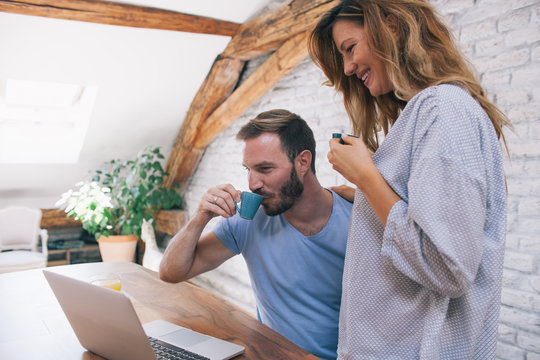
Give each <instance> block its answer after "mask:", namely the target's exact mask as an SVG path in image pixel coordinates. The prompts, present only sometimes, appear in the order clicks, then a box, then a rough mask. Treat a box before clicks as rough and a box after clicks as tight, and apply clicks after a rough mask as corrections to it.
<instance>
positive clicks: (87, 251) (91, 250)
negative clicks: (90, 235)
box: [47, 244, 101, 266]
mask: <svg viewBox="0 0 540 360" xmlns="http://www.w3.org/2000/svg"><path fill="white" fill-rule="evenodd" d="M83 255H88V256H86V257H85V258H83ZM97 261H101V255H100V254H99V247H98V245H97V244H96V245H85V246H83V247H82V248H78V249H77V248H74V249H56V250H49V260H48V261H47V266H58V265H68V264H78V263H83V262H97Z"/></svg>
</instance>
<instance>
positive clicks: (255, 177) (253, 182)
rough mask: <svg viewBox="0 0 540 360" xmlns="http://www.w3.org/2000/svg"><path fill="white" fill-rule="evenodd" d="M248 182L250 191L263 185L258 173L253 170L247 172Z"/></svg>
mask: <svg viewBox="0 0 540 360" xmlns="http://www.w3.org/2000/svg"><path fill="white" fill-rule="evenodd" d="M248 183H249V189H250V190H251V191H255V190H257V189H260V188H262V186H263V183H262V180H261V177H260V175H259V174H257V173H256V172H255V171H250V172H249V175H248Z"/></svg>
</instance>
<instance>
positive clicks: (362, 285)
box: [309, 0, 510, 360]
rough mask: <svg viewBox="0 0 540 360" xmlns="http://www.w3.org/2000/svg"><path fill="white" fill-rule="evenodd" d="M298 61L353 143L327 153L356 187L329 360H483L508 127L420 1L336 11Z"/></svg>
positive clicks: (350, 5)
mask: <svg viewBox="0 0 540 360" xmlns="http://www.w3.org/2000/svg"><path fill="white" fill-rule="evenodd" d="M309 50H310V55H311V57H312V59H313V60H314V61H315V62H316V63H317V64H318V65H319V66H320V67H321V68H322V70H323V71H324V73H325V74H326V76H327V77H328V83H329V85H331V86H334V87H335V88H336V90H337V91H338V92H340V93H342V95H343V98H344V103H345V107H346V109H347V112H348V114H349V117H350V118H351V120H352V124H353V128H354V132H355V134H356V135H358V136H359V137H360V138H359V139H358V138H354V137H352V136H343V140H344V141H345V144H340V143H339V141H338V139H332V141H331V142H330V152H329V154H328V159H329V161H330V162H331V163H332V165H333V168H334V169H336V170H337V171H338V172H340V173H341V174H342V175H343V176H344V177H345V178H346V179H347V180H349V181H350V182H352V183H353V184H355V185H356V187H357V189H356V192H355V193H354V207H353V215H352V219H351V225H350V231H349V239H348V244H347V254H346V258H345V272H344V276H343V297H342V303H341V314H340V335H339V346H338V356H339V358H342V359H359V358H362V359H363V358H367V359H373V358H377V359H417V358H420V359H430V360H431V359H473V358H474V359H477V358H478V359H480V358H482V359H483V358H493V357H494V356H495V345H496V338H497V325H498V317H499V302H500V292H501V278H502V265H503V254H504V239H505V224H506V210H505V208H506V186H505V179H504V173H503V163H502V154H501V144H500V142H499V140H500V139H502V140H503V141H504V136H503V133H502V129H503V127H504V126H510V123H509V121H508V119H507V118H506V117H505V116H504V115H503V114H502V113H501V112H500V111H499V110H498V109H497V108H496V107H495V106H494V105H493V104H492V103H491V102H490V101H489V100H488V99H487V97H486V96H485V93H484V91H483V89H482V87H481V86H480V84H479V83H478V81H477V80H476V79H475V77H474V76H473V73H472V71H471V70H470V69H469V67H468V65H467V63H466V61H465V60H464V58H463V56H462V55H461V54H460V52H459V51H458V50H457V47H456V45H455V44H454V43H453V40H452V36H451V33H450V31H449V29H448V28H447V27H446V26H445V25H444V24H443V22H442V21H441V20H440V19H439V17H438V15H437V14H436V12H435V10H434V9H433V8H432V6H430V5H429V3H428V2H427V1H422V0H385V1H377V0H345V1H342V2H341V3H340V4H339V5H337V6H336V7H335V8H334V9H332V10H331V11H330V12H328V13H327V14H326V15H325V16H324V17H323V18H322V19H321V21H320V22H319V23H318V25H317V27H316V28H315V29H314V31H313V33H312V34H311V38H310V44H309ZM380 130H382V131H383V132H384V134H385V139H384V141H383V142H381V143H379V139H378V131H380ZM351 200H352V197H351Z"/></svg>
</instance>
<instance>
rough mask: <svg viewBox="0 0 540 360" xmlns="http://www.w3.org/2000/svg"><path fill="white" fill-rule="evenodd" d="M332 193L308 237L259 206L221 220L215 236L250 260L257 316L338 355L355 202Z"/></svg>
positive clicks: (322, 352)
mask: <svg viewBox="0 0 540 360" xmlns="http://www.w3.org/2000/svg"><path fill="white" fill-rule="evenodd" d="M332 194H333V199H334V202H333V209H332V215H331V217H330V220H329V222H328V224H326V226H325V227H324V229H322V230H321V231H320V232H319V233H318V234H316V235H313V236H304V235H302V234H301V233H300V232H299V231H298V230H296V228H294V227H293V226H292V225H291V224H290V223H289V222H288V221H287V220H286V219H285V218H284V217H283V216H282V215H278V216H267V215H266V214H265V213H264V211H263V210H262V208H261V209H259V211H258V212H257V214H256V215H255V217H254V218H253V220H251V221H250V220H245V219H242V218H241V217H239V216H238V214H236V215H235V216H233V217H232V218H229V219H222V220H221V221H220V222H219V223H218V225H217V226H216V227H215V228H214V233H215V234H216V236H217V237H218V238H219V239H220V240H221V241H222V242H223V243H224V244H225V245H226V246H227V247H228V248H229V249H230V250H231V251H232V252H234V253H235V254H240V253H241V254H242V255H243V256H244V259H245V261H246V263H247V266H248V270H249V275H250V278H251V284H252V287H253V291H254V293H255V300H256V302H257V316H258V318H259V320H260V321H262V322H263V323H264V324H266V325H268V326H270V327H271V328H272V329H274V330H276V331H277V332H279V333H280V334H282V335H283V336H285V337H286V338H287V339H289V340H290V341H292V342H294V343H295V344H297V345H298V346H300V347H302V348H303V349H305V350H306V351H308V352H310V353H312V354H314V355H316V356H318V357H320V358H322V359H335V358H336V356H337V355H336V350H337V341H338V322H339V307H340V302H341V281H342V276H343V262H344V258H345V248H346V242H347V232H348V229H349V219H350V215H351V209H352V204H351V203H349V202H348V201H346V200H344V199H343V198H341V197H340V196H339V195H337V194H336V193H334V192H332Z"/></svg>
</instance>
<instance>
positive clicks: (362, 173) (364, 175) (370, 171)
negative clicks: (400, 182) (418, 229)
mask: <svg viewBox="0 0 540 360" xmlns="http://www.w3.org/2000/svg"><path fill="white" fill-rule="evenodd" d="M342 139H343V141H344V142H345V144H340V143H339V139H332V140H330V152H329V153H328V161H330V163H331V164H332V167H333V168H334V169H335V170H336V171H338V172H339V173H340V174H341V175H343V177H345V179H347V180H349V181H350V182H352V183H353V184H355V185H356V186H357V187H358V189H360V191H362V193H364V196H365V197H366V199H367V201H368V202H369V204H370V205H371V208H372V209H373V211H374V212H375V214H376V215H377V217H378V218H379V220H380V221H381V223H382V224H383V225H384V226H386V219H387V218H388V214H389V213H390V210H391V209H392V207H393V206H394V204H395V203H396V202H398V201H399V200H401V198H400V197H399V196H398V195H397V194H396V193H395V192H394V190H392V188H391V187H390V186H389V185H388V184H387V183H386V180H384V178H383V176H382V175H381V173H380V172H379V169H377V167H376V166H375V164H374V163H373V159H372V154H371V153H370V151H369V149H368V148H367V146H366V145H365V144H364V142H363V141H362V140H360V139H358V138H355V137H353V136H345V135H344V136H343V137H342Z"/></svg>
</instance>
